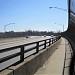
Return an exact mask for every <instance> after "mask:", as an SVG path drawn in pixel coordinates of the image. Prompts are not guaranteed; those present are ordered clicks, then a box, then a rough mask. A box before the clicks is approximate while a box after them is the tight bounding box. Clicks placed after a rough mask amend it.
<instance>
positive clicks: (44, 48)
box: [44, 40, 46, 49]
mask: <svg viewBox="0 0 75 75" xmlns="http://www.w3.org/2000/svg"><path fill="white" fill-rule="evenodd" d="M44 41H45V43H44V49H45V48H46V40H44Z"/></svg>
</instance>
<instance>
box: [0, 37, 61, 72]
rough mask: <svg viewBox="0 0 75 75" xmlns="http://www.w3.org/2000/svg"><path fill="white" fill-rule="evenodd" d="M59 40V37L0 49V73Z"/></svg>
mask: <svg viewBox="0 0 75 75" xmlns="http://www.w3.org/2000/svg"><path fill="white" fill-rule="evenodd" d="M59 39H60V37H54V38H50V39H45V40H41V41H37V42H32V43H28V44H23V45H19V46H14V47H10V48H5V49H1V50H0V72H1V71H3V70H4V69H6V68H8V67H10V66H14V65H17V64H19V63H21V62H23V61H24V59H25V58H27V57H29V56H31V55H33V54H37V53H38V52H39V51H40V50H43V49H45V48H46V47H47V46H50V45H51V44H53V43H55V42H56V41H57V40H59ZM1 56H2V57H1Z"/></svg>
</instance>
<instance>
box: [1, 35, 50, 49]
mask: <svg viewBox="0 0 75 75" xmlns="http://www.w3.org/2000/svg"><path fill="white" fill-rule="evenodd" d="M48 38H51V37H50V36H46V37H44V36H37V37H30V38H25V37H22V38H11V39H10V38H9V39H2V40H0V49H4V48H8V47H14V46H18V45H22V44H27V43H31V42H36V41H40V40H44V39H48Z"/></svg>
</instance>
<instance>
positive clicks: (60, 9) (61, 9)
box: [49, 7, 68, 12]
mask: <svg viewBox="0 0 75 75" xmlns="http://www.w3.org/2000/svg"><path fill="white" fill-rule="evenodd" d="M52 8H56V9H59V10H63V11H66V12H68V10H67V9H63V8H59V7H49V9H52Z"/></svg>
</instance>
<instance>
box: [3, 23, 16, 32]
mask: <svg viewBox="0 0 75 75" xmlns="http://www.w3.org/2000/svg"><path fill="white" fill-rule="evenodd" d="M11 24H15V23H9V24H6V25H4V32H6V26H8V25H11Z"/></svg>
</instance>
